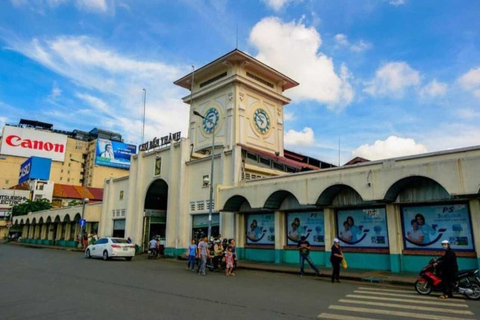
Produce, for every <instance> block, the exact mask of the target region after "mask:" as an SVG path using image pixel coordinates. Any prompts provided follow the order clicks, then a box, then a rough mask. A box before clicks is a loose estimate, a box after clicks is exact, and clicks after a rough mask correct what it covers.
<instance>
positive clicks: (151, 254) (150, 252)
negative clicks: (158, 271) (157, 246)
mask: <svg viewBox="0 0 480 320" xmlns="http://www.w3.org/2000/svg"><path fill="white" fill-rule="evenodd" d="M157 257H158V252H157V250H150V249H149V250H148V259H149V260H151V259H157Z"/></svg>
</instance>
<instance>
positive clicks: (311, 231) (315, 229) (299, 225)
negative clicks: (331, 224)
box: [287, 211, 325, 246]
mask: <svg viewBox="0 0 480 320" xmlns="http://www.w3.org/2000/svg"><path fill="white" fill-rule="evenodd" d="M302 236H305V237H306V238H307V241H308V242H310V245H312V246H323V245H325V228H324V219H323V211H315V212H301V213H300V212H290V213H287V244H288V245H289V246H296V245H297V243H298V242H299V241H300V238H301V237H302Z"/></svg>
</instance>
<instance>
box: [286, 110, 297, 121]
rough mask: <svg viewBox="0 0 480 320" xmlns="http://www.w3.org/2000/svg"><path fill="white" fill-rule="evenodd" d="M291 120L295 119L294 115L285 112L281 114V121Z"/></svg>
mask: <svg viewBox="0 0 480 320" xmlns="http://www.w3.org/2000/svg"><path fill="white" fill-rule="evenodd" d="M293 119H295V114H294V113H293V112H285V113H284V114H283V120H285V121H291V120H293Z"/></svg>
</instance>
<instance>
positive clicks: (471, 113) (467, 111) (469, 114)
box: [457, 108, 480, 120]
mask: <svg viewBox="0 0 480 320" xmlns="http://www.w3.org/2000/svg"><path fill="white" fill-rule="evenodd" d="M457 114H458V116H459V117H460V118H462V119H465V120H472V119H477V118H480V111H476V110H474V109H471V108H463V109H459V110H457Z"/></svg>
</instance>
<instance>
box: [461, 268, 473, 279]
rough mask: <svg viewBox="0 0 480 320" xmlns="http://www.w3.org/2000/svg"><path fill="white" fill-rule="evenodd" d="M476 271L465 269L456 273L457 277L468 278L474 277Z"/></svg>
mask: <svg viewBox="0 0 480 320" xmlns="http://www.w3.org/2000/svg"><path fill="white" fill-rule="evenodd" d="M477 270H478V269H467V270H460V271H458V272H457V277H458V278H460V277H465V276H470V275H474V274H475V273H476V272H477Z"/></svg>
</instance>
